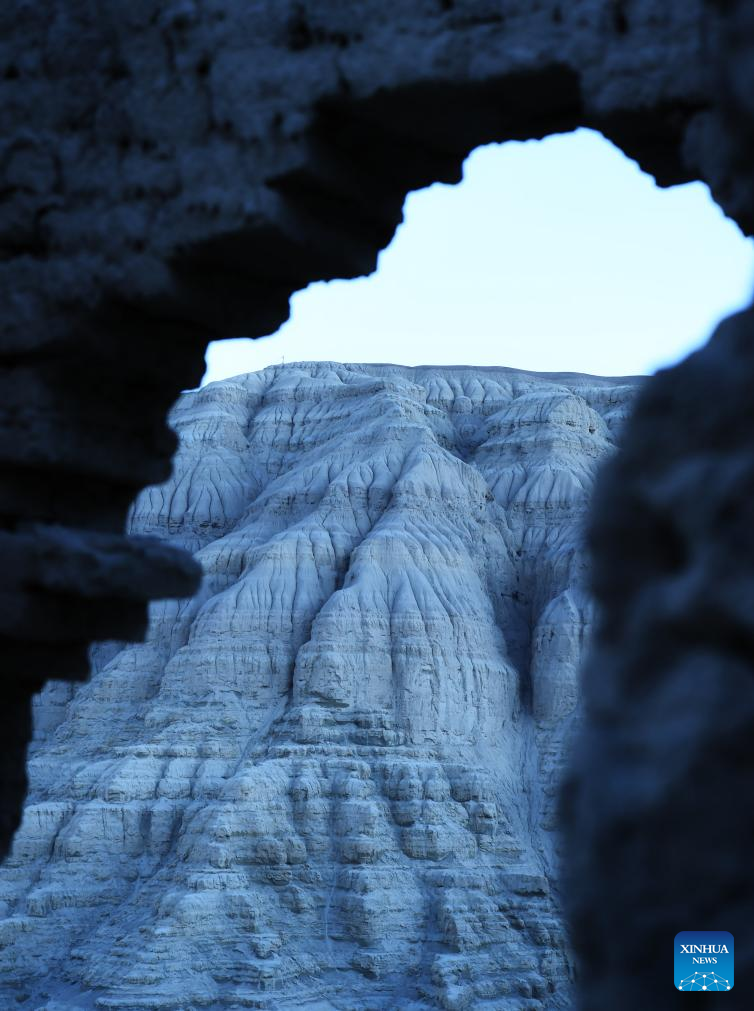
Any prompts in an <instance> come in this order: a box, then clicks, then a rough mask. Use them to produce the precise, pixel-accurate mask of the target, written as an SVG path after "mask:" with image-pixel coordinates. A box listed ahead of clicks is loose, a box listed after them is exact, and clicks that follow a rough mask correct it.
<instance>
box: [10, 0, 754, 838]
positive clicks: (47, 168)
mask: <svg viewBox="0 0 754 1011" xmlns="http://www.w3.org/2000/svg"><path fill="white" fill-rule="evenodd" d="M733 6H736V5H734V4H732V3H731V2H726V3H724V4H723V3H722V2H719V3H716V4H712V3H711V2H710V3H707V4H705V3H703V2H702V0H672V2H666V3H664V4H662V5H661V8H658V4H657V3H656V2H654V0H569V2H561V0H541V2H537V3H528V2H527V3H525V2H522V0H505V2H503V0H499V2H497V0H496V2H492V0H425V2H423V3H421V4H406V3H405V2H401V0H379V2H375V0H358V2H353V3H349V4H343V3H333V2H317V3H314V2H312V0H213V2H212V3H209V4H203V3H198V2H195V0H166V2H158V0H135V2H131V3H127V4H109V5H105V6H104V7H103V5H102V4H101V3H97V2H95V0H69V2H67V3H66V4H65V5H63V6H61V4H60V3H58V2H56V0H36V2H34V3H29V2H27V0H8V2H6V3H5V4H4V5H3V7H2V10H0V37H1V38H2V44H0V136H1V137H2V142H1V143H0V176H1V177H2V185H1V186H0V278H1V279H2V283H0V303H1V305H0V327H1V330H0V384H2V398H0V465H1V466H2V478H3V479H2V481H1V482H0V504H1V508H0V516H1V517H2V527H1V531H0V532H1V533H2V538H1V539H0V551H2V552H3V559H2V560H3V564H2V565H0V588H1V592H2V595H3V599H4V600H6V601H8V602H9V603H8V605H7V606H5V607H4V608H3V609H2V611H1V612H0V615H1V618H0V663H1V665H2V669H3V671H4V672H5V673H4V677H5V680H4V683H3V687H2V700H1V701H2V705H0V736H1V737H2V741H3V745H2V746H3V754H4V758H3V761H2V763H0V857H2V855H3V854H4V852H5V849H6V846H7V843H8V842H9V839H10V836H11V835H12V832H13V829H14V828H15V825H16V821H17V817H18V813H19V809H20V802H21V798H22V796H23V792H24V789H25V779H24V771H23V759H24V744H25V736H26V729H27V726H28V720H29V698H30V696H31V694H32V693H33V692H34V691H36V690H37V689H38V687H39V686H40V685H41V684H42V683H43V681H44V680H45V679H47V678H54V677H66V678H71V677H79V678H84V677H86V675H87V662H86V656H87V648H88V644H89V643H90V642H91V641H92V640H101V639H106V638H108V637H120V638H123V639H126V638H130V639H138V638H139V637H140V636H141V635H142V634H143V631H144V628H145V613H146V606H145V603H146V601H148V600H150V599H154V598H156V597H158V596H160V595H161V594H162V593H164V592H165V589H164V588H165V583H166V582H168V583H169V586H170V589H169V592H172V593H174V594H179V593H184V594H187V593H189V592H191V591H192V590H193V588H194V587H195V584H196V579H197V578H198V574H197V572H196V571H195V570H194V569H192V567H191V566H190V565H189V564H188V561H187V560H186V559H185V558H183V559H181V557H180V556H178V555H172V556H170V555H162V556H160V557H154V558H149V557H146V556H147V555H148V552H146V551H145V549H144V546H143V545H142V546H138V545H132V544H131V543H130V542H129V541H128V540H127V539H126V538H124V537H123V522H124V518H125V515H126V512H127V510H128V508H129V506H130V503H131V502H132V500H133V497H134V496H135V494H136V493H137V492H138V491H139V490H140V489H142V488H143V487H144V486H145V485H148V484H152V483H155V482H158V481H163V480H165V479H166V478H167V477H168V474H169V469H170V456H171V454H172V452H173V450H174V448H175V447H174V441H173V440H172V437H171V434H170V432H169V430H168V428H167V427H166V424H165V418H166V414H167V411H168V409H169V407H170V405H171V404H172V402H173V401H174V399H175V398H176V396H177V395H178V392H179V391H180V390H181V389H182V388H185V387H187V386H191V385H194V384H195V383H197V382H198V381H199V377H200V375H201V372H202V368H203V353H204V349H205V346H206V342H207V340H208V339H211V338H214V337H228V336H241V335H249V336H259V335H262V334H265V333H271V332H273V331H274V330H275V329H277V327H278V326H279V325H280V324H281V323H282V322H283V321H284V319H285V318H286V315H287V312H288V299H289V296H290V294H291V292H293V291H294V290H296V289H298V288H302V287H304V286H306V284H308V283H309V282H310V281H313V280H317V279H321V278H331V277H353V276H357V275H360V274H363V273H367V272H369V271H371V270H372V269H373V268H374V266H375V263H376V257H377V254H378V252H379V250H380V248H382V247H384V246H385V245H386V244H387V243H388V242H389V241H390V238H391V237H392V235H393V233H394V230H395V228H396V226H397V225H398V223H399V222H400V219H401V208H402V205H403V201H404V198H405V196H406V193H407V192H408V191H409V190H411V189H415V188H417V187H420V186H424V185H428V184H430V183H433V182H436V181H438V180H439V181H444V182H452V181H456V180H458V179H459V178H460V171H461V163H462V161H463V159H464V158H465V156H466V155H467V154H468V153H469V151H470V150H471V149H472V148H473V147H474V146H475V145H478V144H481V143H486V142H489V141H505V140H509V139H517V140H519V139H526V138H532V137H541V136H544V135H545V134H547V133H551V132H554V131H562V130H569V129H573V128H575V127H577V126H591V127H594V128H596V129H599V130H602V131H603V132H604V133H605V134H606V136H608V137H609V138H610V139H612V140H613V141H615V142H616V143H617V144H618V145H620V146H621V147H622V148H623V150H625V151H626V152H627V153H629V154H630V155H631V156H633V157H636V158H637V159H638V160H639V161H640V162H641V164H642V166H643V167H644V168H645V169H646V170H647V171H649V172H652V173H653V174H654V175H655V177H656V178H657V179H658V181H659V182H660V183H661V184H663V185H665V184H670V183H674V182H682V181H688V180H692V179H704V180H706V181H708V182H709V183H710V184H711V185H712V187H713V190H714V192H715V194H716V196H717V199H718V200H719V201H720V203H721V205H722V206H723V207H724V208H725V209H726V211H727V212H728V213H730V214H732V215H734V216H735V217H736V218H737V220H738V221H739V222H740V223H741V224H742V226H743V227H745V228H751V227H752V223H753V222H754V200H753V199H752V195H751V182H750V179H751V174H750V173H749V172H748V169H747V168H746V164H745V159H744V157H743V155H744V154H745V151H746V149H747V138H748V134H746V135H744V134H743V133H742V131H741V129H740V127H741V122H740V118H739V119H738V120H737V121H736V122H735V123H734V125H733V128H731V125H730V124H729V123H727V122H726V121H725V120H724V119H723V118H722V116H721V111H720V108H719V101H718V99H719V95H720V93H721V89H720V88H719V87H718V80H717V77H716V75H715V72H714V67H715V65H716V62H717V61H718V60H719V62H720V63H725V64H728V63H731V62H733V61H732V60H729V59H728V56H729V55H735V54H737V53H740V52H743V53H744V55H745V51H746V50H745V47H746V44H747V43H746V39H747V34H746V32H745V31H742V30H741V28H742V27H745V26H742V25H741V24H740V23H738V22H736V23H735V26H734V27H735V30H733V31H731V32H730V39H729V40H728V41H727V42H726V43H725V44H724V45H723V46H722V47H721V43H720V39H721V26H722V27H723V28H725V26H726V24H728V22H729V21H730V20H731V19H730V18H729V13H730V9H731V8H732V7H733ZM731 40H732V41H731ZM721 53H722V54H723V55H722V56H721V55H720V54H721ZM741 62H742V63H743V62H745V61H741ZM735 90H736V94H738V95H740V96H742V101H744V102H746V101H747V97H746V96H747V95H749V94H750V93H751V88H750V87H749V82H748V79H747V77H746V72H745V71H744V73H743V74H742V76H741V80H740V82H738V84H737V85H736V89H735ZM356 346H357V345H355V347H356ZM354 353H356V352H354ZM459 358H463V353H462V352H461V353H460V354H459ZM135 403H138V405H139V409H138V411H136V410H133V405H134V404H135ZM49 540H53V541H54V544H55V550H54V551H53V552H52V553H51V554H48V552H47V550H46V544H47V542H48V541H49ZM40 547H41V549H42V550H41V551H40ZM113 555H115V556H117V557H118V559H119V562H118V564H116V565H112V564H111V563H112V556H113ZM40 559H41V563H40ZM92 568H94V569H95V570H97V572H98V578H97V579H95V580H94V581H88V580H86V579H83V580H82V578H81V576H82V573H85V572H86V571H91V569H92ZM11 602H12V603H11ZM61 614H62V615H64V619H63V620H62V621H61V620H60V615H61Z"/></svg>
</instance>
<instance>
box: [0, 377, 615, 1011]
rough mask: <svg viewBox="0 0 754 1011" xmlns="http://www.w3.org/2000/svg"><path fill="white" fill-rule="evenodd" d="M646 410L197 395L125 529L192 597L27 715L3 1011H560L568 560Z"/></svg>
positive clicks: (508, 391) (555, 385)
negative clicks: (599, 468) (193, 591)
mask: <svg viewBox="0 0 754 1011" xmlns="http://www.w3.org/2000/svg"><path fill="white" fill-rule="evenodd" d="M634 390H635V383H634V381H631V380H606V379H599V378H593V377H587V376H577V375H553V376H543V375H536V374H532V373H522V372H515V371H512V370H505V369H471V368H437V369H434V368H418V369H409V368H402V367H397V366H346V365H336V364H328V363H317V364H305V365H289V366H282V367H274V368H270V369H267V370H265V371H264V372H261V373H257V374H253V375H249V376H243V377H239V378H237V379H234V380H228V381H225V382H222V383H217V384H213V385H212V386H209V387H207V388H205V389H203V390H201V391H198V392H194V393H190V394H187V395H185V396H184V397H183V398H182V400H181V401H180V403H179V404H178V406H177V408H176V409H175V411H174V415H173V420H174V424H175V426H176V428H177V431H178V432H179V435H180V437H181V448H180V450H179V454H178V457H177V461H176V471H175V475H174V477H173V479H172V480H171V481H170V482H168V484H166V485H162V486H160V487H154V488H151V489H148V490H147V491H146V492H144V493H143V494H142V495H141V497H140V498H139V499H138V501H137V503H136V505H135V507H134V509H133V512H132V528H133V531H134V532H137V533H139V534H148V535H157V536H159V537H161V538H164V539H167V540H168V541H171V542H173V543H175V544H178V545H180V546H182V547H184V548H186V549H188V550H189V551H191V552H193V553H194V555H195V558H196V559H197V561H199V562H200V563H201V566H202V569H203V571H204V579H203V582H202V586H201V589H200V591H199V593H198V595H197V596H196V597H195V598H194V599H193V600H191V601H188V602H183V603H179V602H175V601H170V602H166V603H162V604H158V605H153V609H152V613H151V623H150V635H149V639H148V641H147V643H145V644H144V645H137V646H127V647H125V648H120V647H119V646H118V645H109V646H104V647H100V648H99V649H98V651H97V652H96V654H95V666H96V667H97V672H96V674H95V675H94V677H93V678H92V680H91V682H90V683H88V684H86V685H82V686H79V687H78V688H77V690H76V691H75V692H74V690H73V688H72V687H71V686H69V685H63V684H57V685H51V686H48V687H47V688H46V689H45V690H44V691H43V693H42V694H41V696H40V697H39V699H38V701H37V703H36V706H35V727H36V731H35V733H36V740H35V743H34V745H33V748H32V754H31V762H30V777H31V795H30V798H29V802H28V805H27V807H26V810H25V813H24V820H23V824H22V828H21V830H20V831H19V833H18V835H17V838H16V842H15V845H14V849H13V852H12V855H11V857H10V859H9V860H8V862H7V863H6V865H5V867H4V868H3V869H2V871H1V872H0V911H1V912H2V915H3V919H2V920H0V967H1V969H2V980H3V983H2V984H0V986H2V987H4V989H2V990H0V994H1V995H3V996H4V1000H5V1002H6V1003H8V1004H10V1003H11V1002H12V1003H13V1006H17V1007H19V1008H32V1007H33V1008H35V1009H41V1008H44V1009H48V1011H73V1009H74V1008H76V1009H79V1008H88V1007H97V1008H112V1009H116V1008H118V1009H132V1008H133V1009H136V1008H164V1009H174V1011H178V1009H186V1008H188V1007H199V1006H202V1007H204V1006H207V1007H212V1008H218V1009H219V1008H240V1007H256V1008H263V1009H270V1011H272V1009H278V1008H280V1009H284V1008H290V1009H294V1008H296V1009H298V1008H301V1009H303V1008H311V1009H317V1011H325V1009H327V1011H330V1009H332V1011H335V1009H337V1011H346V1009H357V1008H358V1009H366V1008H370V1009H380V1011H395V1009H397V1008H399V1007H400V1008H402V1009H403V1008H405V1009H412V1008H413V1009H416V1011H419V1009H425V1008H443V1009H449V1011H450V1009H461V1008H479V1009H490V1011H492V1009H501V1011H502V1009H503V1008H504V1009H506V1011H515V1009H524V1008H526V1009H534V1008H553V1009H554V1008H561V1007H568V1006H570V1003H571V998H572V994H571V984H570V981H569V978H570V973H571V970H570V958H569V955H568V951H567V947H566V944H565V940H564V930H563V926H562V923H561V914H560V909H559V901H558V896H557V891H556V889H555V887H554V884H553V882H554V875H555V872H556V869H557V853H556V846H555V843H554V838H553V827H554V821H553V817H554V805H555V792H556V788H557V782H558V780H559V778H560V771H561V766H562V763H563V759H564V754H565V752H566V750H567V740H568V738H569V736H570V734H571V732H572V730H573V727H574V723H575V720H576V719H577V716H576V712H575V706H576V677H577V667H578V664H579V660H580V657H581V655H582V651H583V648H584V643H585V640H586V638H587V636H588V632H589V628H590V624H591V620H592V615H591V606H590V603H589V601H588V599H587V596H586V594H585V591H584V561H583V554H582V550H581V529H582V521H583V518H584V514H585V509H586V505H587V500H588V496H589V492H590V489H591V485H592V479H593V475H594V469H595V466H596V465H597V463H598V462H599V461H600V460H602V459H604V458H605V457H606V456H608V455H609V454H610V453H611V452H612V450H613V447H614V440H615V433H616V431H617V429H618V427H619V426H620V424H621V423H622V420H623V418H624V415H625V414H626V411H627V408H628V405H629V402H630V400H631V399H632V396H633V393H634Z"/></svg>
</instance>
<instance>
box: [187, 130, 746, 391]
mask: <svg viewBox="0 0 754 1011" xmlns="http://www.w3.org/2000/svg"><path fill="white" fill-rule="evenodd" d="M753 270H754V245H752V242H751V241H750V240H747V239H745V238H744V237H743V235H742V233H741V232H740V230H739V229H738V227H737V226H736V225H735V224H734V223H733V222H731V221H730V220H728V219H726V218H725V217H724V215H723V214H722V212H721V210H720V209H719V207H718V206H717V205H716V204H715V203H714V201H713V200H712V198H711V196H710V193H709V189H708V187H707V186H705V185H704V184H703V183H699V182H697V183H690V184H687V185H683V186H675V187H672V188H669V189H660V188H659V187H657V186H656V185H655V183H654V180H653V179H652V177H651V176H650V175H647V174H646V173H644V172H642V170H641V169H640V168H639V166H638V165H637V164H636V162H634V161H631V160H630V159H629V158H627V157H626V156H625V155H623V153H622V152H621V151H620V150H619V149H618V148H617V147H616V146H615V145H614V144H612V143H611V142H610V141H608V140H606V139H605V138H604V137H603V136H602V135H601V134H599V133H597V132H595V131H593V130H587V129H580V130H576V131H574V132H572V133H568V134H559V135H554V136H550V137H547V138H545V139H544V140H542V141H527V142H524V143H520V142H509V143H506V144H490V145H487V146H485V147H480V148H477V149H476V150H474V151H473V152H472V153H471V154H470V155H469V157H468V158H467V160H466V162H465V165H464V178H463V181H462V182H461V183H460V184H459V185H457V186H447V185H442V184H439V183H436V184H435V185H433V186H430V187H428V188H426V189H424V190H419V191H416V192H413V193H410V194H409V195H408V197H407V199H406V203H405V207H404V222H403V224H402V225H401V226H400V227H399V228H398V230H397V232H396V235H395V238H394V239H393V241H392V242H391V244H390V246H388V247H387V248H386V249H385V250H383V252H382V253H381V254H380V257H379V262H378V267H377V270H376V271H375V272H374V273H373V274H371V275H369V276H368V277H363V278H357V279H355V280H350V281H344V280H335V281H330V282H316V283H314V284H311V285H309V286H308V287H307V288H306V289H304V290H302V291H299V292H297V293H296V294H295V295H294V296H293V298H292V300H291V318H290V319H289V321H288V322H287V323H285V324H284V325H283V326H282V327H281V328H280V330H279V331H278V332H277V333H276V334H275V335H273V336H272V337H270V338H264V339H262V340H258V341H251V340H248V339H237V340H229V341H216V342H213V343H212V344H210V346H209V348H208V352H207V363H208V367H207V372H206V374H205V377H204V380H203V382H204V383H207V382H211V381H214V380H216V379H222V378H226V377H227V376H231V375H237V374H239V373H242V372H249V371H254V370H257V369H260V368H264V367H266V366H267V365H273V364H279V363H280V362H281V361H283V360H285V361H287V362H290V361H303V360H312V358H313V357H315V358H316V359H317V360H324V361H326V360H334V361H350V362H375V361H379V362H393V363H396V364H405V365H418V364H433V365H443V364H447V365H451V364H459V363H462V364H466V365H507V366H512V367H515V368H524V369H534V370H538V371H563V370H565V371H577V372H587V373H593V374H601V375H632V374H633V375H635V374H645V373H649V372H653V371H654V370H655V369H657V368H658V367H661V366H663V365H667V364H671V363H672V362H674V361H677V360H678V359H679V358H681V357H684V356H685V355H686V354H688V353H689V352H690V351H691V350H693V349H694V348H695V347H697V346H699V345H701V344H702V343H704V342H705V341H706V340H707V338H708V337H709V335H710V333H711V332H712V330H713V328H714V326H715V325H716V323H717V322H718V321H719V320H720V319H721V318H722V317H724V316H726V315H728V314H729V313H730V312H732V311H735V310H736V309H737V308H740V307H742V306H743V305H744V304H745V303H746V302H748V300H749V296H750V284H751V275H752V271H753Z"/></svg>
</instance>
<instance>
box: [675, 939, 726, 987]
mask: <svg viewBox="0 0 754 1011" xmlns="http://www.w3.org/2000/svg"><path fill="white" fill-rule="evenodd" d="M674 944H675V958H674V964H673V981H674V984H675V988H676V990H694V991H699V990H711V991H714V992H716V993H719V991H720V990H732V989H733V934H729V933H728V931H727V930H682V931H681V932H680V934H676V935H675V942H674Z"/></svg>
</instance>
